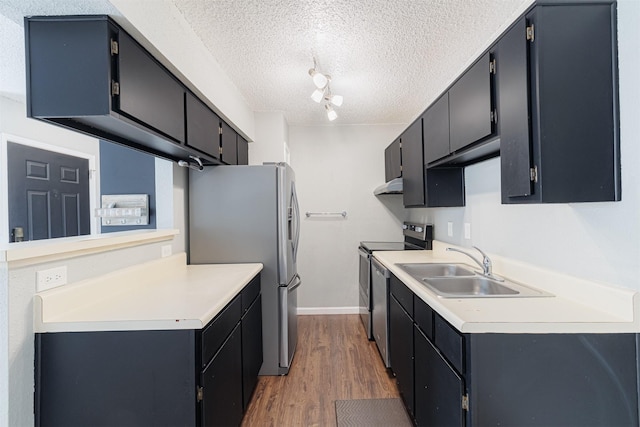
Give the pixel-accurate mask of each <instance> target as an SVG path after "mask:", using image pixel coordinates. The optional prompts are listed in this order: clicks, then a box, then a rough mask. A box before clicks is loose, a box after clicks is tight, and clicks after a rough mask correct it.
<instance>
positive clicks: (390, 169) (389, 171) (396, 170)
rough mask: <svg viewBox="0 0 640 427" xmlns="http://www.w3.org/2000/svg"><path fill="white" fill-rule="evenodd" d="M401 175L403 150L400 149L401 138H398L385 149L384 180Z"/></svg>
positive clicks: (387, 180)
mask: <svg viewBox="0 0 640 427" xmlns="http://www.w3.org/2000/svg"><path fill="white" fill-rule="evenodd" d="M401 176H402V152H401V149H400V138H398V139H396V140H395V141H393V142H392V143H391V144H389V146H388V147H387V148H385V150H384V180H385V182H389V181H391V180H392V179H395V178H400V177H401Z"/></svg>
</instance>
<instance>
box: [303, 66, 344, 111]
mask: <svg viewBox="0 0 640 427" xmlns="http://www.w3.org/2000/svg"><path fill="white" fill-rule="evenodd" d="M317 68H318V65H317V63H316V58H315V57H314V58H313V68H311V69H310V70H309V75H310V76H311V79H312V80H313V84H314V85H315V86H316V89H315V90H314V91H313V93H312V94H311V99H313V100H314V101H315V102H317V103H320V102H322V101H324V108H325V110H326V111H327V118H328V119H329V120H330V121H334V120H335V119H337V118H338V113H336V111H335V110H334V109H333V107H332V105H335V106H336V107H340V106H341V105H342V101H343V100H344V98H343V97H342V95H332V94H331V86H330V85H331V76H329V75H328V74H324V73H321V72H319V71H318V70H317Z"/></svg>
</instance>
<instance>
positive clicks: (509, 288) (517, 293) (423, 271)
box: [397, 263, 552, 298]
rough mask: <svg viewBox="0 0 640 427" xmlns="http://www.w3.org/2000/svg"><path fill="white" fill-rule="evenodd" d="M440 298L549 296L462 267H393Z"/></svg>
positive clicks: (440, 265)
mask: <svg viewBox="0 0 640 427" xmlns="http://www.w3.org/2000/svg"><path fill="white" fill-rule="evenodd" d="M397 266H398V267H400V268H401V269H402V270H404V271H405V272H406V273H408V274H409V275H410V276H411V277H413V278H414V279H416V280H418V281H419V282H420V283H422V284H424V285H425V286H426V287H427V288H429V289H430V290H431V291H433V292H434V293H435V294H436V295H438V296H439V297H441V298H479V297H485V298H486V297H543V296H552V295H551V294H549V293H546V292H543V291H539V290H537V289H533V288H530V287H528V286H524V285H521V284H519V283H515V282H512V281H509V280H507V279H502V278H497V277H489V276H485V275H482V274H480V273H477V272H475V271H474V270H472V269H471V268H470V267H468V266H466V265H463V264H437V263H416V264H397Z"/></svg>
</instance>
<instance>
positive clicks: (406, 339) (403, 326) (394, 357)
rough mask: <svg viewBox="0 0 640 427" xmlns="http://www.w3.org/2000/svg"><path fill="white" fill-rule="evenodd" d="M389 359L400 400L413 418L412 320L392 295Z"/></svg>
mask: <svg viewBox="0 0 640 427" xmlns="http://www.w3.org/2000/svg"><path fill="white" fill-rule="evenodd" d="M389 359H390V363H391V370H392V371H393V373H394V374H395V376H396V381H397V382H398V390H399V391H400V394H401V396H402V400H403V401H404V404H405V407H406V408H407V411H408V412H409V415H410V416H411V418H413V416H414V400H413V399H414V398H413V320H412V319H411V317H409V315H408V314H407V313H406V312H405V311H404V310H403V308H402V306H401V305H400V303H399V302H398V301H397V300H396V298H395V297H393V296H392V297H391V298H390V300H389Z"/></svg>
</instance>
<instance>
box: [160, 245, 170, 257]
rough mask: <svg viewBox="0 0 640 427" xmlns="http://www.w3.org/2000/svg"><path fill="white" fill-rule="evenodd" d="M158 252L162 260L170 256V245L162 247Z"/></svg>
mask: <svg viewBox="0 0 640 427" xmlns="http://www.w3.org/2000/svg"><path fill="white" fill-rule="evenodd" d="M160 250H161V251H162V258H165V257H168V256H171V245H163V246H162V248H160Z"/></svg>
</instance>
